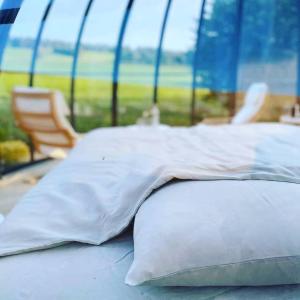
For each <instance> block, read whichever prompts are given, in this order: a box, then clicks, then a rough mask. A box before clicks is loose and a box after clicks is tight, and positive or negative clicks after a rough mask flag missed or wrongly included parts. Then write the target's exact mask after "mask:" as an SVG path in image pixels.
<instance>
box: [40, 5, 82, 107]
mask: <svg viewBox="0 0 300 300" xmlns="http://www.w3.org/2000/svg"><path fill="white" fill-rule="evenodd" d="M86 4H87V0H77V1H76V5H74V1H72V0H55V1H54V4H53V7H52V9H51V11H50V13H49V16H48V19H47V22H46V25H45V30H44V33H43V35H42V40H41V44H40V47H39V52H38V58H37V64H36V75H35V86H39V87H47V88H50V89H59V90H60V91H62V92H63V94H64V95H65V98H66V100H67V101H68V100H69V91H70V76H71V67H72V61H73V53H74V46H75V43H76V39H77V35H78V31H79V28H80V23H81V20H82V16H83V13H84V10H85V7H86Z"/></svg>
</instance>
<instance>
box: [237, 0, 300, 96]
mask: <svg viewBox="0 0 300 300" xmlns="http://www.w3.org/2000/svg"><path fill="white" fill-rule="evenodd" d="M299 5H300V4H299V1H297V0H286V1H272V0H266V1H258V0H255V1H246V3H245V5H244V13H243V30H242V38H241V44H240V48H241V56H240V57H241V63H240V71H239V87H240V89H242V90H245V89H246V88H247V87H248V86H249V85H250V84H251V83H252V82H255V81H264V82H266V83H267V84H268V85H269V88H270V91H271V93H272V94H285V95H294V94H295V92H296V78H297V56H298V55H297V53H298V36H299V29H298V28H299V26H298V24H299V23H298V22H299V20H298V19H299ZM254 15H255V16H256V17H254Z"/></svg>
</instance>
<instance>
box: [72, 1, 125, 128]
mask: <svg viewBox="0 0 300 300" xmlns="http://www.w3.org/2000/svg"><path fill="white" fill-rule="evenodd" d="M126 4H127V1H125V0H124V1H121V2H120V1H119V0H110V1H102V0H95V1H94V4H93V6H92V8H91V11H90V14H89V16H88V20H87V23H86V27H85V31H84V34H83V37H82V42H81V50H80V56H79V61H78V72H77V74H78V75H77V80H76V107H77V128H78V130H80V131H87V130H90V129H93V128H96V127H101V126H110V125H111V91H112V67H113V61H114V51H115V46H116V42H117V38H118V33H119V29H120V23H121V20H122V17H123V13H124V10H125V7H126Z"/></svg>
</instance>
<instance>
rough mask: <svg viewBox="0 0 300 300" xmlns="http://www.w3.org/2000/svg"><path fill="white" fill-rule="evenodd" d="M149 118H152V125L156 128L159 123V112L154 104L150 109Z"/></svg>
mask: <svg viewBox="0 0 300 300" xmlns="http://www.w3.org/2000/svg"><path fill="white" fill-rule="evenodd" d="M151 116H152V122H151V123H152V125H153V126H158V125H159V123H160V112H159V108H158V106H157V105H156V104H154V105H153V106H152V108H151Z"/></svg>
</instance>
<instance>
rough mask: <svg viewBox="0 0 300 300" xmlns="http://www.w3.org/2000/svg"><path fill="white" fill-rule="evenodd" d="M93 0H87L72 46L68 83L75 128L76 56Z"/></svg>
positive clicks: (72, 121)
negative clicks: (73, 46) (69, 83)
mask: <svg viewBox="0 0 300 300" xmlns="http://www.w3.org/2000/svg"><path fill="white" fill-rule="evenodd" d="M93 2H94V0H88V3H87V6H86V9H85V11H84V14H83V18H82V21H81V24H80V28H79V32H78V36H77V40H76V44H75V48H74V55H73V63H72V71H71V85H70V111H71V115H70V117H71V124H72V126H73V127H74V128H76V116H75V101H76V98H75V87H76V76H77V66H78V58H79V51H80V46H81V39H82V35H83V32H84V28H85V25H86V21H87V18H88V16H89V13H90V11H91V7H92V5H93Z"/></svg>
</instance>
